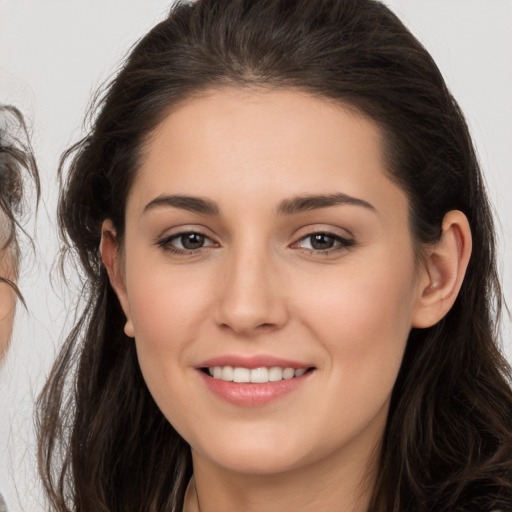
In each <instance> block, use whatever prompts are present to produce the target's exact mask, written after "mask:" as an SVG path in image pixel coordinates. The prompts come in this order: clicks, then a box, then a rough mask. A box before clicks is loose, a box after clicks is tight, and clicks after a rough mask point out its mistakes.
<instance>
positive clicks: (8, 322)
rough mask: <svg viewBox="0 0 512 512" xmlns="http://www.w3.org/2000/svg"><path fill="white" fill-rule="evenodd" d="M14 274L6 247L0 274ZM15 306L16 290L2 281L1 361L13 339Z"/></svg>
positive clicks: (0, 257) (0, 283) (4, 275)
mask: <svg viewBox="0 0 512 512" xmlns="http://www.w3.org/2000/svg"><path fill="white" fill-rule="evenodd" d="M2 222H3V219H1V220H0V223H2ZM1 242H2V240H1V239H0V243H1ZM13 274H14V272H13V264H12V257H11V255H10V254H9V249H4V253H3V254H0V276H3V277H6V278H8V279H13ZM15 306H16V294H15V292H14V290H13V289H12V287H11V286H9V285H8V284H7V283H4V282H1V281H0V361H1V360H2V359H3V357H4V356H5V353H6V352H7V347H8V346H9V340H10V339H11V333H12V327H13V323H14V312H15V309H16V308H15Z"/></svg>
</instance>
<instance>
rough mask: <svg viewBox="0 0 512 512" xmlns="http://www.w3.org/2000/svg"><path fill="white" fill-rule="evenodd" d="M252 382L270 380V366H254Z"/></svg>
mask: <svg viewBox="0 0 512 512" xmlns="http://www.w3.org/2000/svg"><path fill="white" fill-rule="evenodd" d="M251 382H257V383H264V382H268V368H253V369H252V370H251Z"/></svg>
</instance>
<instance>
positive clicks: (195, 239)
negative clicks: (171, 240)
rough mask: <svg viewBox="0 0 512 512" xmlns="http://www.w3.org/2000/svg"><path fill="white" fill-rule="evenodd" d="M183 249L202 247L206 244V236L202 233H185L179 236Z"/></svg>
mask: <svg viewBox="0 0 512 512" xmlns="http://www.w3.org/2000/svg"><path fill="white" fill-rule="evenodd" d="M179 239H180V242H181V245H182V247H183V249H187V250H193V249H200V248H201V247H203V246H204V242H205V236H204V235H201V234H200V233H185V234H183V235H181V236H180V237H179Z"/></svg>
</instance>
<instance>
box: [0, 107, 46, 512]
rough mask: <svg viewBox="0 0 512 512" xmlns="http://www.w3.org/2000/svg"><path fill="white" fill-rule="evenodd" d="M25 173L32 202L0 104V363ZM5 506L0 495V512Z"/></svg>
mask: <svg viewBox="0 0 512 512" xmlns="http://www.w3.org/2000/svg"><path fill="white" fill-rule="evenodd" d="M26 175H28V176H29V178H30V179H32V180H34V184H35V189H36V205H37V200H38V199H39V175H38V171H37V166H36V162H35V159H34V156H33V152H32V148H31V146H30V143H29V139H28V133H27V129H26V126H25V123H24V121H23V117H22V115H21V113H20V112H19V110H18V109H16V108H15V107H12V106H6V105H0V363H1V362H2V359H3V358H4V356H5V352H6V351H7V348H8V345H9V340H10V338H11V332H12V327H13V320H14V311H15V304H16V297H18V298H19V299H20V300H21V301H22V303H24V302H23V297H22V296H21V293H20V291H19V289H18V287H17V286H16V279H17V277H18V270H19V262H20V250H19V243H18V242H19V232H20V231H23V232H24V230H23V228H22V226H21V224H20V221H21V220H22V218H23V215H24V213H25V211H26V209H27V204H26V199H25V195H26V188H27V184H26V182H25V180H26ZM6 510H7V507H6V505H5V502H4V499H3V497H2V495H1V494H0V512H5V511H6Z"/></svg>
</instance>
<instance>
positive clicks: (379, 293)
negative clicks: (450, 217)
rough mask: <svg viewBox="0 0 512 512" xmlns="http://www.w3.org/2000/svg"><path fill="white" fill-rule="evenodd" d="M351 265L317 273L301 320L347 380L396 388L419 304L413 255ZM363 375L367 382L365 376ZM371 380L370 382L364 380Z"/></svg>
mask: <svg viewBox="0 0 512 512" xmlns="http://www.w3.org/2000/svg"><path fill="white" fill-rule="evenodd" d="M373 262H374V263H373V265H361V264H360V262H356V264H354V265H350V266H349V265H347V266H346V267H344V268H343V269H342V270H340V272H339V274H338V275H334V276H333V275H330V276H327V275H326V276H325V279H323V278H322V276H321V274H318V275H317V276H316V278H315V286H314V287H313V286H308V289H310V290H316V293H309V294H307V295H306V297H307V299H305V300H304V301H302V303H301V313H300V316H301V317H302V318H303V321H304V323H305V325H306V326H307V327H308V328H309V330H310V331H312V332H313V333H314V337H315V338H316V339H317V340H319V341H320V342H321V343H322V344H323V345H324V347H325V349H326V352H327V353H328V354H329V357H330V362H329V364H331V365H332V366H333V367H334V368H339V369H341V372H342V374H343V378H344V379H346V378H348V379H352V380H353V381H354V382H355V381H359V380H360V381H361V382H362V385H363V386H364V385H365V384H364V382H367V383H370V384H371V383H372V382H376V383H377V382H379V381H381V382H382V381H388V386H389V385H392V384H393V382H394V380H395V378H396V373H397V372H398V369H399V366H400V363H401V360H402V356H403V352H404V350H405V344H406V342H407V338H408V334H409V332H410V329H411V319H412V311H413V308H414V303H415V272H414V263H413V258H412V255H411V256H410V257H409V255H407V257H402V258H400V257H397V258H390V257H389V256H388V257H386V256H385V255H383V256H382V257H380V258H374V259H373ZM363 377H364V378H363ZM365 379H366V380H365Z"/></svg>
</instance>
